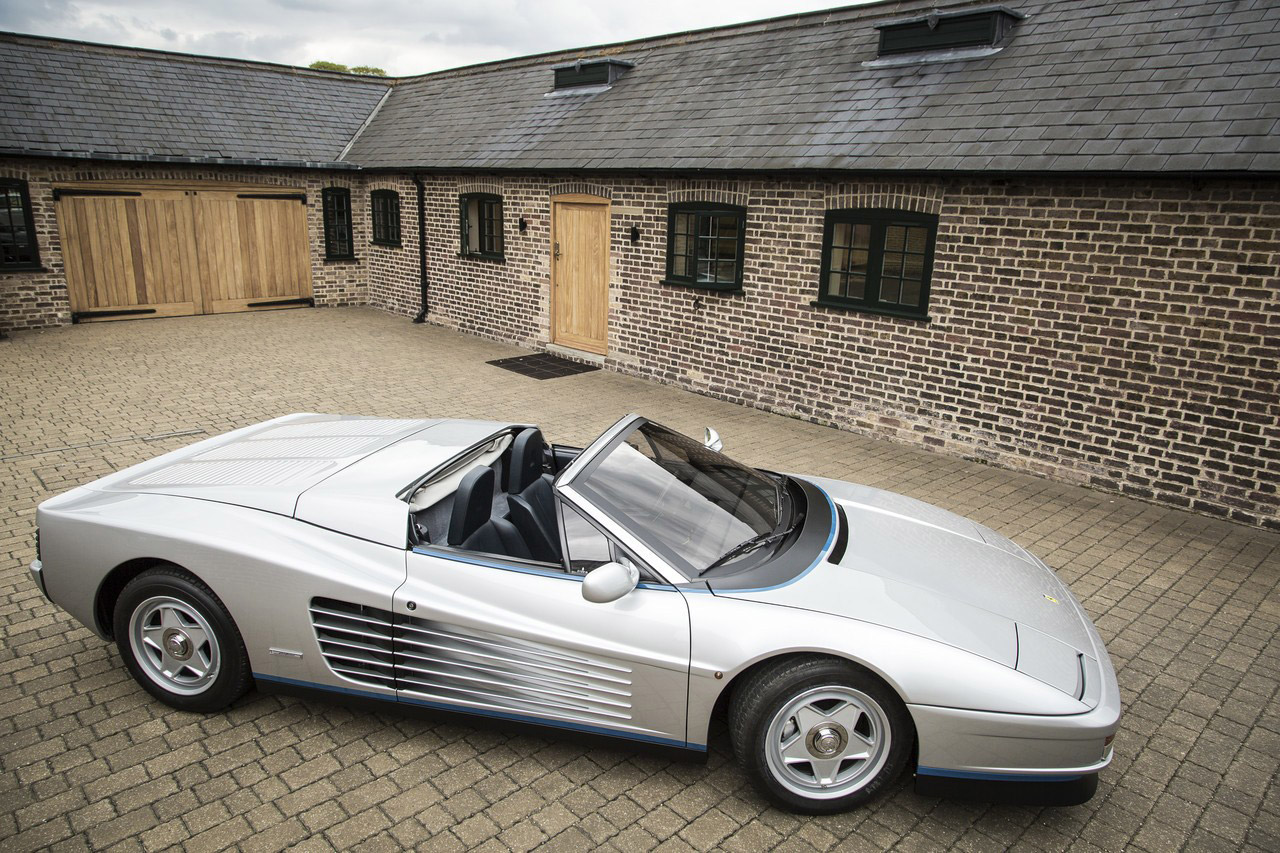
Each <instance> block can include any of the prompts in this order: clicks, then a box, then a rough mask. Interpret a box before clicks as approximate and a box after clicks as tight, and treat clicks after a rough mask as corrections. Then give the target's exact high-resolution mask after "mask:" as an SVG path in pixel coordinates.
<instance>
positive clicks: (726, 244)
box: [716, 238, 738, 259]
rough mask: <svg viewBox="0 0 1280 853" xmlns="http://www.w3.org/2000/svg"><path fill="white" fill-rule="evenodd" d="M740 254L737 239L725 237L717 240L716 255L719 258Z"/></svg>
mask: <svg viewBox="0 0 1280 853" xmlns="http://www.w3.org/2000/svg"><path fill="white" fill-rule="evenodd" d="M737 254H738V241H737V239H736V238H735V239H733V240H725V239H723V238H721V239H719V240H717V241H716V257H717V258H730V259H732V258H734V257H737Z"/></svg>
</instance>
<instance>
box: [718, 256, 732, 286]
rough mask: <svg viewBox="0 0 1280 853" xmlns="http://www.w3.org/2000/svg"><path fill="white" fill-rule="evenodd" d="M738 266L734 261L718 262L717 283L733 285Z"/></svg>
mask: <svg viewBox="0 0 1280 853" xmlns="http://www.w3.org/2000/svg"><path fill="white" fill-rule="evenodd" d="M736 268H737V264H736V263H735V262H734V261H717V262H716V281H717V282H718V283H720V284H733V283H734V281H735V278H736V277H735V272H734V271H735V270H736Z"/></svg>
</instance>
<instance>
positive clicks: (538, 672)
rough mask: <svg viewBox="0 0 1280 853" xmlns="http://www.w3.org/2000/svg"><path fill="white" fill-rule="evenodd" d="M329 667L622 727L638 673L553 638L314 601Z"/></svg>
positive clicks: (448, 697) (459, 700) (375, 681)
mask: <svg viewBox="0 0 1280 853" xmlns="http://www.w3.org/2000/svg"><path fill="white" fill-rule="evenodd" d="M311 621H312V624H313V626H314V627H315V631H316V640H317V641H318V642H319V644H320V651H321V653H322V654H323V655H324V659H325V663H327V664H328V665H329V668H330V669H331V670H333V672H334V673H336V674H337V675H339V676H341V677H343V678H345V679H348V680H350V681H355V682H357V683H360V684H369V685H376V686H378V687H386V688H392V689H396V690H399V691H401V692H402V693H403V694H404V695H405V696H406V697H407V698H418V699H422V700H424V701H427V702H439V703H441V704H445V705H452V706H465V707H470V708H482V709H491V710H497V711H510V712H515V713H522V714H534V715H540V716H549V717H554V718H557V719H572V720H578V721H581V722H595V723H603V724H608V723H611V722H613V723H616V722H619V721H623V720H629V719H631V670H630V669H629V668H628V667H626V666H622V665H620V664H619V663H617V662H615V661H611V660H606V659H603V658H599V657H595V656H589V655H585V654H582V653H579V652H576V651H572V650H569V649H565V648H563V647H560V646H555V645H552V644H549V643H542V642H536V641H532V640H522V639H517V638H515V637H507V636H503V635H501V634H494V633H490V632H486V631H478V630H473V629H466V628H461V627H459V626H456V625H446V624H444V623H441V622H436V621H432V620H428V619H417V618H413V617H404V616H393V614H392V613H391V612H390V611H387V610H380V609H378V608H373V607H366V606H362V605H357V604H350V603H347V602H341V601H334V600H332V599H326V598H316V599H313V600H312V602H311Z"/></svg>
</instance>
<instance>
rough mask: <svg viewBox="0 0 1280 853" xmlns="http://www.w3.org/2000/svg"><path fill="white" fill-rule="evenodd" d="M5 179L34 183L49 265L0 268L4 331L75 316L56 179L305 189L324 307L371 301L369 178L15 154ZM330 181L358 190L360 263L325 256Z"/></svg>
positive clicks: (43, 254)
mask: <svg viewBox="0 0 1280 853" xmlns="http://www.w3.org/2000/svg"><path fill="white" fill-rule="evenodd" d="M0 177H6V178H21V179H23V180H25V181H27V184H28V191H29V192H30V195H31V207H32V213H33V214H34V217H35V221H36V232H37V237H38V239H39V243H40V261H41V263H42V264H43V265H44V267H45V271H44V272H16V273H0V331H15V330H19V329H39V328H45V327H48V326H58V325H62V324H65V323H69V322H70V321H71V306H70V304H69V303H68V301H67V285H66V277H65V272H64V269H63V263H62V243H61V238H60V237H59V234H58V226H57V220H56V218H55V212H54V203H53V184H55V183H60V182H70V181H120V180H127V181H139V182H146V181H190V182H192V183H198V182H201V181H221V182H243V183H247V184H262V185H264V186H287V187H297V188H299V189H301V190H303V191H304V192H306V194H307V230H308V232H309V233H308V238H309V241H310V250H311V264H312V292H313V294H314V296H315V299H316V304H317V305H364V304H366V303H367V302H368V301H369V295H368V279H369V272H368V264H369V261H370V256H371V255H373V254H375V253H372V252H366V251H364V249H365V247H367V246H369V215H368V203H369V198H368V193H367V192H365V191H364V190H363V186H364V178H363V176H359V175H348V174H344V173H334V174H326V173H322V172H313V171H302V170H264V169H230V168H226V167H207V166H147V165H122V164H120V163H92V162H90V163H86V162H75V161H61V160H29V159H11V160H0ZM326 186H347V187H350V188H351V190H352V192H351V206H352V214H353V224H354V239H355V247H356V256H357V260H356V261H335V262H326V261H325V260H324V240H323V223H322V219H321V210H320V191H321V190H322V189H323V188H324V187H326ZM415 233H416V232H415ZM370 248H373V247H370ZM415 275H416V272H415Z"/></svg>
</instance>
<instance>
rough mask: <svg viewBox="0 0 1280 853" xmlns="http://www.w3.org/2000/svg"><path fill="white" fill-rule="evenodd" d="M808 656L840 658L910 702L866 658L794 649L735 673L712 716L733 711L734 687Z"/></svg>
mask: <svg viewBox="0 0 1280 853" xmlns="http://www.w3.org/2000/svg"><path fill="white" fill-rule="evenodd" d="M804 658H831V659H832V660H838V661H840V662H841V663H847V664H851V665H853V666H855V667H857V668H858V669H860V670H862V671H863V672H865V673H867V674H868V675H870V676H871V677H872V678H874V679H876V680H877V681H879V682H880V683H881V684H883V685H884V686H885V689H886V690H888V691H889V692H891V693H892V694H893V695H894V696H897V697H898V701H899V702H901V703H902V704H903V706H904V707H905V706H906V704H907V700H906V697H905V696H903V695H902V690H901V688H900V687H899V686H898V685H896V684H894V683H893V682H892V681H891V680H890V679H888V678H886V677H885V675H884V673H882V672H879V671H877V670H876V669H875V668H874V667H871V666H868V665H867V664H866V663H865V662H864V661H860V660H858V659H857V658H854V657H852V656H851V655H847V654H842V653H840V652H836V651H832V650H830V649H812V650H792V651H785V652H777V653H774V654H768V655H765V656H763V657H761V658H759V659H757V660H755V661H752V662H751V663H750V664H748V665H747V666H745V667H743V668H742V669H740V670H738V671H737V672H736V673H734V674H733V675H732V676H731V677H730V678H729V679H728V680H727V681H726V682H725V684H724V686H723V687H721V688H720V693H719V694H718V695H717V696H716V699H715V703H714V704H713V705H712V710H711V716H712V717H713V718H719V719H726V718H727V716H728V712H729V703H730V702H732V701H733V693H734V690H736V689H740V688H741V687H742V685H744V684H747V683H749V682H750V681H751V679H752V678H754V677H755V676H756V675H757V674H759V673H761V672H763V671H765V670H767V669H772V668H774V667H777V666H783V665H785V664H786V663H788V662H791V661H795V660H801V659H804ZM907 716H908V718H910V716H911V715H910V713H908V714H907ZM914 729H915V726H914V722H913V725H912V733H911V735H912V739H913V740H914V738H915V736H916V734H915V731H914Z"/></svg>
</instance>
